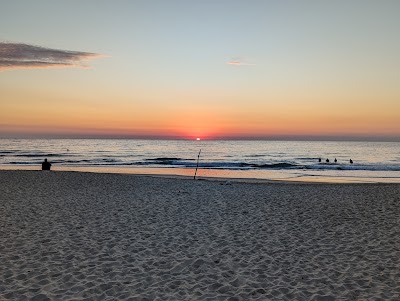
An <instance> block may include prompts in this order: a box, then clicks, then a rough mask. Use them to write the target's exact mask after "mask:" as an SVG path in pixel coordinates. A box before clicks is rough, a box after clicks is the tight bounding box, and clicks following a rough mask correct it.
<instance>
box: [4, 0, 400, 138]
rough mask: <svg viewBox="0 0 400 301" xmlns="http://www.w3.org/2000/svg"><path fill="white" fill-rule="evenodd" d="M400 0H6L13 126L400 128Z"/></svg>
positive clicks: (217, 133) (109, 131)
mask: <svg viewBox="0 0 400 301" xmlns="http://www.w3.org/2000/svg"><path fill="white" fill-rule="evenodd" d="M399 13H400V1H397V0H381V1H378V0H376V1H370V0H351V1H349V0H336V1H320V0H314V1H312V0H309V1H306V0H303V1H301V0H292V1H290V0H286V1H272V0H270V1H268V0H262V1H257V0H252V1H243V0H242V1H238V0H229V1H228V0H226V1H218V0H213V1H208V0H205V1H191V0H181V1H178V0H169V1H164V0H159V1H152V0H142V1H134V0H132V1H121V0H115V1H101V0H85V1H81V0H69V1H54V0H36V1H31V0H26V1H21V0H13V1H0V137H56V138H57V137H60V138H62V137H93V138H95V137H107V138H108V137H109V138H112V137H114V138H124V137H126V138H128V137H131V138H144V137H146V138H180V139H195V138H197V137H200V138H202V139H230V138H235V139H236V138H240V139H337V138H339V139H375V140H380V139H381V140H400V18H399V17H398V16H399Z"/></svg>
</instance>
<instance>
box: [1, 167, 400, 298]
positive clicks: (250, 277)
mask: <svg viewBox="0 0 400 301" xmlns="http://www.w3.org/2000/svg"><path fill="white" fill-rule="evenodd" d="M0 229H1V231H0V263H1V264H0V300H35V301H36V300H400V240H399V237H400V185H398V184H293V183H292V184H287V183H269V184H268V183H267V184H266V183H264V184H257V183H240V182H235V181H230V182H224V181H205V180H198V181H193V180H190V179H171V178H165V177H164V178H160V177H149V176H135V175H120V174H95V173H78V172H41V171H0Z"/></svg>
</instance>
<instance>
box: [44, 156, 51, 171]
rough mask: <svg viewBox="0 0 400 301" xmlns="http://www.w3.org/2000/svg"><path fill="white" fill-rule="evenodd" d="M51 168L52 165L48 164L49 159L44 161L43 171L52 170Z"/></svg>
mask: <svg viewBox="0 0 400 301" xmlns="http://www.w3.org/2000/svg"><path fill="white" fill-rule="evenodd" d="M50 168H51V163H50V162H47V159H44V162H43V163H42V170H50Z"/></svg>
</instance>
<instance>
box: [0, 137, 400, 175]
mask: <svg viewBox="0 0 400 301" xmlns="http://www.w3.org/2000/svg"><path fill="white" fill-rule="evenodd" d="M200 149H201V155H200V163H199V167H200V171H199V175H200V176H201V175H203V176H204V175H206V176H221V177H247V178H249V177H254V178H263V179H296V178H301V179H309V178H315V179H320V178H325V179H327V178H341V179H347V180H351V179H360V178H361V179H364V182H365V181H368V180H371V181H375V182H376V181H378V182H400V143H399V142H337V141H335V142H333V141H330V142H321V141H188V140H105V139H104V140H95V139H50V140H39V139H0V168H1V167H3V169H4V168H7V169H9V168H13V169H14V168H15V169H32V168H34V169H37V168H39V167H40V163H41V162H42V161H43V159H44V158H48V160H49V161H50V162H51V163H53V167H54V168H55V169H59V170H88V171H90V170H96V171H99V170H100V171H104V172H109V171H117V172H120V171H121V170H122V171H123V172H132V173H138V172H139V173H152V172H154V173H166V174H183V175H189V174H191V173H192V171H193V169H194V168H195V167H196V160H197V155H198V153H199V150H200ZM318 158H321V159H322V163H319V162H318ZM327 158H329V160H330V163H326V162H325V159H327ZM335 158H336V159H337V161H338V162H337V163H334V162H333V161H334V159H335ZM350 159H352V160H353V161H354V164H350V163H349V160H350Z"/></svg>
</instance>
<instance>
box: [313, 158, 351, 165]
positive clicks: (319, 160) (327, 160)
mask: <svg viewBox="0 0 400 301" xmlns="http://www.w3.org/2000/svg"><path fill="white" fill-rule="evenodd" d="M318 162H320V163H321V162H322V159H321V158H318ZM325 162H326V163H329V159H326V160H325ZM333 162H335V163H337V159H336V158H335V160H333ZM349 162H350V164H353V160H351V159H350V161H349Z"/></svg>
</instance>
